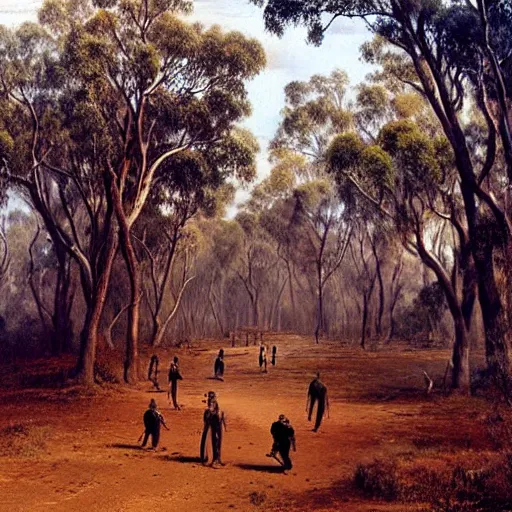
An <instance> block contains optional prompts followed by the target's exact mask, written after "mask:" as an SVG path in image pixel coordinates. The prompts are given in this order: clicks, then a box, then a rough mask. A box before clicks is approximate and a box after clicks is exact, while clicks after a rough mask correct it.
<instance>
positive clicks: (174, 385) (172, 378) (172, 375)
mask: <svg viewBox="0 0 512 512" xmlns="http://www.w3.org/2000/svg"><path fill="white" fill-rule="evenodd" d="M182 379H183V377H182V376H181V373H180V367H179V364H178V357H177V356H174V359H173V361H172V363H171V366H170V368H169V386H170V388H169V392H168V393H167V399H168V400H169V398H170V397H172V404H173V406H174V409H175V410H177V411H180V410H181V407H180V406H179V405H178V381H179V380H182ZM169 395H170V396H169Z"/></svg>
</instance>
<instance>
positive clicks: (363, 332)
mask: <svg viewBox="0 0 512 512" xmlns="http://www.w3.org/2000/svg"><path fill="white" fill-rule="evenodd" d="M367 322H368V297H367V295H366V293H364V294H363V315H362V317H361V340H360V342H359V345H360V347H361V348H362V349H363V350H366V324H367Z"/></svg>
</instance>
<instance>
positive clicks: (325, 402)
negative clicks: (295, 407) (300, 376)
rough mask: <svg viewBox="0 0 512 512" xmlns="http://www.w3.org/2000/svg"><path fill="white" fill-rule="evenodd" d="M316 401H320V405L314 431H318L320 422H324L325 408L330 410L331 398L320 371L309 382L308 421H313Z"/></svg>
mask: <svg viewBox="0 0 512 512" xmlns="http://www.w3.org/2000/svg"><path fill="white" fill-rule="evenodd" d="M316 402H318V405H317V409H316V420H315V427H314V428H313V432H317V431H318V429H319V427H320V424H321V423H322V418H323V417H324V412H325V409H326V408H327V411H329V398H328V397H327V388H326V387H325V385H324V384H323V382H321V381H320V373H317V374H316V377H315V378H314V379H313V380H312V381H311V383H310V384H309V388H308V396H307V399H306V412H307V413H308V421H311V416H312V415H313V408H314V406H315V403H316ZM308 404H309V409H308Z"/></svg>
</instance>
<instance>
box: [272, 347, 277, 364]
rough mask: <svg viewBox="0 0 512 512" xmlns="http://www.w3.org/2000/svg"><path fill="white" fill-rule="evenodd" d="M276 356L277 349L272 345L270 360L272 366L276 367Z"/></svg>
mask: <svg viewBox="0 0 512 512" xmlns="http://www.w3.org/2000/svg"><path fill="white" fill-rule="evenodd" d="M276 356H277V347H276V346H275V345H274V346H273V347H272V360H271V363H272V366H275V365H276Z"/></svg>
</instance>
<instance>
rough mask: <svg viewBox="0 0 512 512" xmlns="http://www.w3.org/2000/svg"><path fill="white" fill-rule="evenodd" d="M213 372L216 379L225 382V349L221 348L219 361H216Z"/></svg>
mask: <svg viewBox="0 0 512 512" xmlns="http://www.w3.org/2000/svg"><path fill="white" fill-rule="evenodd" d="M213 372H214V375H215V378H216V379H218V380H224V349H223V348H221V349H220V350H219V354H218V356H217V359H215V364H214V365H213Z"/></svg>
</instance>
